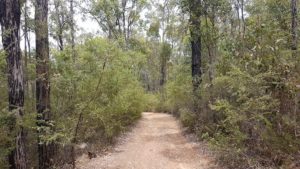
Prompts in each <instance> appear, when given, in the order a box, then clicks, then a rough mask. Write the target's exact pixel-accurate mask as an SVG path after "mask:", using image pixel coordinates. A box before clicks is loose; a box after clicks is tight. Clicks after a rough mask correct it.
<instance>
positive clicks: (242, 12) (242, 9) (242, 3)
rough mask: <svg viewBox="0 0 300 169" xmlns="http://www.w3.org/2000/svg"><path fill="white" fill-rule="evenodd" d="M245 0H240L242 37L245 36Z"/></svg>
mask: <svg viewBox="0 0 300 169" xmlns="http://www.w3.org/2000/svg"><path fill="white" fill-rule="evenodd" d="M244 10H245V0H241V15H242V21H243V39H244V38H245V34H246V21H245V14H244Z"/></svg>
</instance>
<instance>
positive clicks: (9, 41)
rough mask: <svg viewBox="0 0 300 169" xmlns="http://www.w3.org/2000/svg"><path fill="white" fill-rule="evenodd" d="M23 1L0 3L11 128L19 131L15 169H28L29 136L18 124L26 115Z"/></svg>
mask: <svg viewBox="0 0 300 169" xmlns="http://www.w3.org/2000/svg"><path fill="white" fill-rule="evenodd" d="M20 3H21V2H20V1H19V0H0V23H1V29H2V43H3V47H4V50H5V52H6V62H7V79H8V91H9V93H8V96H9V98H8V99H9V100H8V101H9V111H10V112H12V113H13V115H12V117H11V123H10V124H9V125H10V126H9V128H10V130H11V133H14V131H16V135H13V137H14V142H15V143H14V144H15V145H14V148H13V150H12V151H11V152H10V154H9V157H8V161H9V165H10V168H11V169H26V153H25V136H24V132H23V127H22V126H18V127H16V125H17V120H22V117H23V114H24V74H23V65H22V59H21V49H20V35H19V30H20V19H21V9H20V5H21V4H20Z"/></svg>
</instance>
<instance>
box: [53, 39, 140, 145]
mask: <svg viewBox="0 0 300 169" xmlns="http://www.w3.org/2000/svg"><path fill="white" fill-rule="evenodd" d="M77 51H78V52H77V53H76V59H75V61H73V60H72V59H73V58H71V53H70V52H69V51H68V50H66V51H65V52H58V53H56V55H55V57H56V62H55V63H53V66H52V67H55V71H54V72H53V78H52V86H53V89H52V103H53V105H55V106H53V107H54V108H55V109H54V111H55V112H56V113H55V115H56V116H57V119H58V122H57V123H58V128H59V130H58V131H61V132H63V133H66V135H65V136H66V137H65V138H69V136H67V135H71V137H74V136H75V135H76V133H75V132H76V131H75V129H76V127H77V128H78V130H77V132H78V133H77V135H78V136H80V137H78V138H80V140H81V141H89V140H95V139H96V140H97V139H107V140H111V139H112V138H113V137H114V136H116V135H117V134H118V133H120V132H121V131H123V130H124V129H126V127H127V126H128V125H130V124H132V123H133V122H134V121H135V120H137V119H138V118H139V117H140V114H141V112H142V111H143V110H144V108H145V94H144V89H143V88H142V87H141V84H140V82H139V81H138V79H137V77H136V76H135V75H136V74H138V72H139V69H140V64H141V63H142V62H143V54H141V53H138V52H134V51H123V50H121V49H120V48H119V46H118V44H117V43H115V42H111V41H108V40H105V39H101V38H96V39H89V40H87V41H86V42H85V43H84V44H82V45H80V46H78V49H77ZM62 117H63V118H62ZM66 119H68V120H69V122H68V123H66ZM60 120H61V121H60ZM60 129H61V130H60ZM62 140H64V139H62Z"/></svg>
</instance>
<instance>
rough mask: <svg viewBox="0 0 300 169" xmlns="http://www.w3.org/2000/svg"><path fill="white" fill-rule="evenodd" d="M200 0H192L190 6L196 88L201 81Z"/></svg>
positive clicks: (193, 70)
mask: <svg viewBox="0 0 300 169" xmlns="http://www.w3.org/2000/svg"><path fill="white" fill-rule="evenodd" d="M200 8H201V1H200V0H193V2H192V3H191V6H190V10H191V11H190V33H191V48H192V77H193V87H194V90H197V89H198V88H199V86H200V84H201V81H202V70H201V57H202V51H201V48H202V43H201V18H200V17H201V9H200Z"/></svg>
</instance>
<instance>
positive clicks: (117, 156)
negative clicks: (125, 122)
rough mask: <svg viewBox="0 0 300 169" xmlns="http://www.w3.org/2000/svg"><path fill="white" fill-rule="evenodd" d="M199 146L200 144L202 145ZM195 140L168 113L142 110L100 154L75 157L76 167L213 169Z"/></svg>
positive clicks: (88, 168)
mask: <svg viewBox="0 0 300 169" xmlns="http://www.w3.org/2000/svg"><path fill="white" fill-rule="evenodd" d="M202 146H203V145H202ZM202 146H201V145H200V144H199V143H196V142H192V141H190V140H189V139H187V137H185V136H184V135H183V132H182V130H181V128H180V125H179V123H178V122H177V121H176V120H175V118H173V117H172V116H171V115H168V114H162V113H143V116H142V119H141V120H140V121H139V122H138V124H137V126H136V127H135V128H134V129H133V131H132V132H130V133H128V134H127V135H126V137H123V138H122V139H120V144H119V145H117V146H116V147H115V148H114V150H113V151H111V152H109V153H108V154H106V155H104V156H98V157H97V158H93V159H91V160H90V159H88V158H87V157H86V156H82V157H80V158H79V159H78V160H77V166H78V168H79V169H212V168H216V166H215V165H214V162H213V158H212V157H208V156H207V155H206V154H205V153H204V150H205V149H206V147H202Z"/></svg>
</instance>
